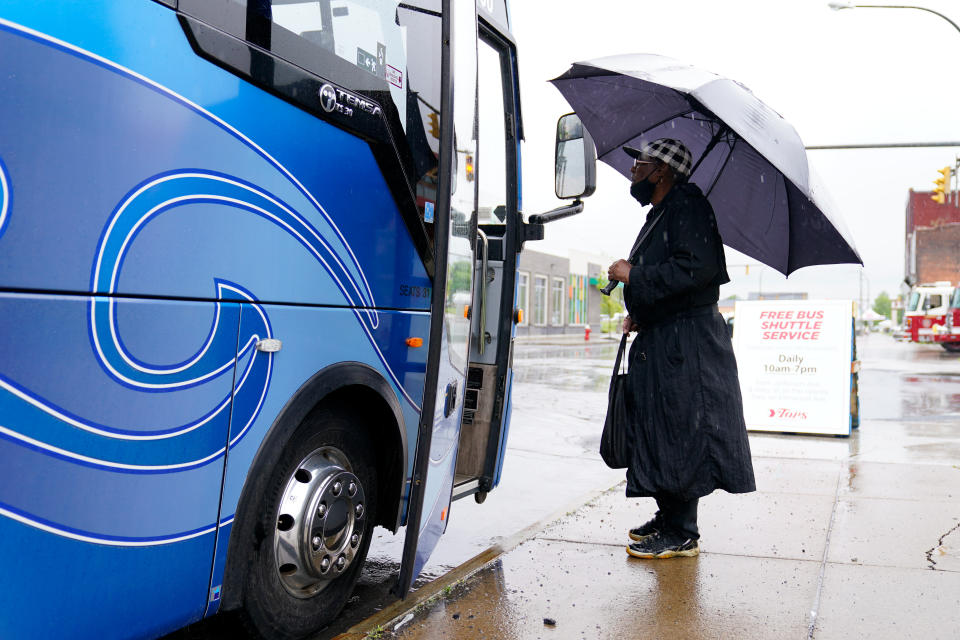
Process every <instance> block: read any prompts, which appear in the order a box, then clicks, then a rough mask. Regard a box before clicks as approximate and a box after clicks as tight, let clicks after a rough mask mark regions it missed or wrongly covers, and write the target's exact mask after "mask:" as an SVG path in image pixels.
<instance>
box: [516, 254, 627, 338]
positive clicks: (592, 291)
mask: <svg viewBox="0 0 960 640" xmlns="http://www.w3.org/2000/svg"><path fill="white" fill-rule="evenodd" d="M603 262H604V258H603V257H602V256H593V255H591V254H587V253H583V252H579V251H571V252H570V257H563V256H557V255H552V254H549V253H540V252H538V251H531V250H530V249H527V248H524V250H523V252H522V253H521V254H520V260H519V264H518V265H517V307H518V308H520V309H522V310H523V322H521V323H520V324H519V325H517V335H518V336H532V335H563V334H578V335H582V334H583V333H584V330H585V329H586V328H587V327H590V330H591V331H596V332H599V331H600V327H601V325H600V321H601V318H600V315H601V311H600V298H601V296H602V295H603V294H601V293H600V291H599V289H598V288H597V283H598V278H599V277H600V276H601V275H605V274H606V268H607V265H609V264H610V262H613V261H612V260H610V261H609V262H606V263H605V264H603V266H601V263H603Z"/></svg>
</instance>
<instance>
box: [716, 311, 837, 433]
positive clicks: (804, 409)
mask: <svg viewBox="0 0 960 640" xmlns="http://www.w3.org/2000/svg"><path fill="white" fill-rule="evenodd" d="M734 317H735V323H734V336H733V340H734V349H735V351H736V354H737V368H738V370H739V375H740V390H741V392H742V394H743V414H744V418H745V419H746V423H747V429H749V430H751V431H785V432H794V433H818V434H834V435H849V433H850V375H851V373H850V372H851V361H852V359H853V358H852V352H853V345H852V342H851V341H852V340H853V335H852V330H851V318H852V317H853V303H852V302H851V301H849V300H819V301H816V300H762V301H757V302H737V305H736V310H735V312H734Z"/></svg>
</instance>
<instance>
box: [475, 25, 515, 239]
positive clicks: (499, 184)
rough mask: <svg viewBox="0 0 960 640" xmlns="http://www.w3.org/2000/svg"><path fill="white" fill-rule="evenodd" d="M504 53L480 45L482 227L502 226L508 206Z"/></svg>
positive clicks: (478, 48)
mask: <svg viewBox="0 0 960 640" xmlns="http://www.w3.org/2000/svg"><path fill="white" fill-rule="evenodd" d="M500 56H501V54H500V51H498V50H497V49H494V48H493V47H492V46H491V45H490V44H489V43H487V42H486V41H485V40H480V41H479V42H478V43H477V74H478V75H477V83H478V86H479V92H478V96H477V101H478V107H479V114H478V115H479V118H480V126H479V128H480V131H481V132H482V135H481V136H480V140H479V143H478V147H479V149H478V152H477V153H478V160H479V166H478V169H477V171H478V173H477V182H478V193H477V205H478V206H477V215H478V218H479V220H478V222H479V223H480V224H502V223H503V222H504V220H505V218H506V203H507V200H506V199H507V165H506V161H507V160H506V159H507V152H508V149H507V136H506V126H505V125H506V118H505V115H504V99H503V73H502V67H501V62H500V59H501V58H500Z"/></svg>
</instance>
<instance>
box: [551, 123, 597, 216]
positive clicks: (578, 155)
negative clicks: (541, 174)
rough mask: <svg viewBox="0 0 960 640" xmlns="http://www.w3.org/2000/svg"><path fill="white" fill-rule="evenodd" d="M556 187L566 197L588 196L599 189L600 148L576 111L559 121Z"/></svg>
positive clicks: (558, 192)
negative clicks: (598, 160) (598, 153)
mask: <svg viewBox="0 0 960 640" xmlns="http://www.w3.org/2000/svg"><path fill="white" fill-rule="evenodd" d="M554 157H555V158H556V166H555V170H556V182H555V187H554V191H555V193H556V194H557V197H558V198H561V199H563V200H569V199H579V198H586V197H587V196H589V195H590V194H592V193H593V192H594V191H596V189H597V149H596V147H595V146H594V144H593V138H591V137H590V134H589V133H588V132H587V130H586V129H584V127H583V124H582V123H581V122H580V117H579V116H578V115H577V114H575V113H568V114H567V115H565V116H561V117H560V119H559V120H558V121H557V141H556V146H555V156H554Z"/></svg>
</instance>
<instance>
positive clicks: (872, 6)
mask: <svg viewBox="0 0 960 640" xmlns="http://www.w3.org/2000/svg"><path fill="white" fill-rule="evenodd" d="M827 6H828V7H830V8H831V9H833V10H834V11H840V10H841V9H916V10H918V11H926V12H927V13H932V14H933V15H935V16H940V17H941V18H943V19H944V20H946V21H947V22H949V23H950V25H951V26H952V27H953V28H954V29H956V30H957V32H958V33H960V26H957V23H956V22H954V21H953V20H951V19H950V18H948V17H947V16H945V15H943V14H942V13H940V12H939V11H934V10H933V9H928V8H926V7H916V6H913V5H904V4H853V3H850V2H828V3H827Z"/></svg>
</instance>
